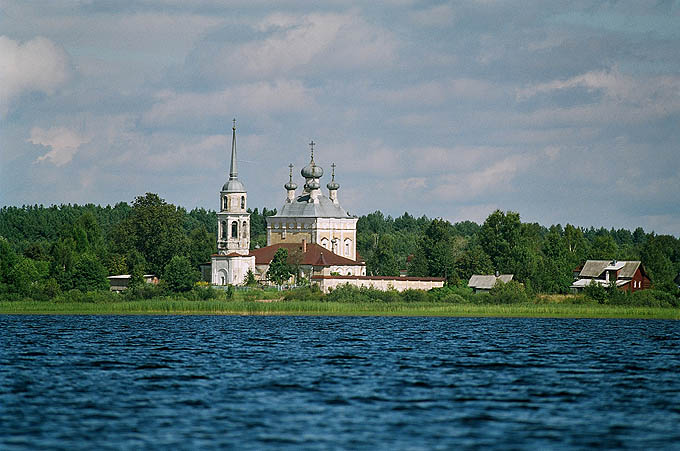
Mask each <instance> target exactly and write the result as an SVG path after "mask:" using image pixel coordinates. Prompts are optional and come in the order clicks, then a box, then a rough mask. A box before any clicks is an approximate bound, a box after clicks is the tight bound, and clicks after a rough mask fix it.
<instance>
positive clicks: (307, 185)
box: [305, 180, 321, 191]
mask: <svg viewBox="0 0 680 451" xmlns="http://www.w3.org/2000/svg"><path fill="white" fill-rule="evenodd" d="M305 188H307V189H308V190H310V191H311V190H313V189H319V188H321V185H320V184H319V182H317V181H316V180H312V181H311V182H309V183H305Z"/></svg>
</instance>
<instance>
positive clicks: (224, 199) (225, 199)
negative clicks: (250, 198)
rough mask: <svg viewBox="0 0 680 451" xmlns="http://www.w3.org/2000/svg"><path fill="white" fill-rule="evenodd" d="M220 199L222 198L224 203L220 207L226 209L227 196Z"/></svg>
mask: <svg viewBox="0 0 680 451" xmlns="http://www.w3.org/2000/svg"><path fill="white" fill-rule="evenodd" d="M222 200H223V204H224V207H223V208H222V210H226V209H227V197H226V196H225V197H224V198H223V199H222Z"/></svg>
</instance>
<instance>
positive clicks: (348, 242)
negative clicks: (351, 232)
mask: <svg viewBox="0 0 680 451" xmlns="http://www.w3.org/2000/svg"><path fill="white" fill-rule="evenodd" d="M351 245H352V240H350V239H347V240H345V256H347V257H349V255H350V253H349V251H350V246H351Z"/></svg>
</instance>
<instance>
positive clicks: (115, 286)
mask: <svg viewBox="0 0 680 451" xmlns="http://www.w3.org/2000/svg"><path fill="white" fill-rule="evenodd" d="M142 277H144V282H146V283H152V284H154V285H155V284H157V283H158V277H156V276H155V275H154V274H144V275H143V276H142ZM131 278H132V276H131V275H130V274H119V275H117V276H109V277H107V279H109V284H110V285H111V291H116V292H121V291H125V290H127V287H128V285H129V284H130V279H131Z"/></svg>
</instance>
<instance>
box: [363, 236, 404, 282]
mask: <svg viewBox="0 0 680 451" xmlns="http://www.w3.org/2000/svg"><path fill="white" fill-rule="evenodd" d="M366 270H367V271H368V272H369V274H372V275H377V276H398V275H399V263H398V262H397V258H396V256H395V255H394V238H393V236H392V234H389V233H386V234H384V235H381V236H380V238H379V239H378V243H377V245H376V246H375V247H374V248H373V252H372V253H371V257H370V259H369V260H367V261H366Z"/></svg>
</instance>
